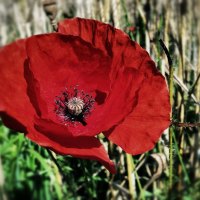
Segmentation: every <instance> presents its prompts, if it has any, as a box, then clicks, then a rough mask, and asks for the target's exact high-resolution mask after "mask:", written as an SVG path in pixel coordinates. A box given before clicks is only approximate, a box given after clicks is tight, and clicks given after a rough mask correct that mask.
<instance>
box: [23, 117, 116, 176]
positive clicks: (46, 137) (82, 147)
mask: <svg viewBox="0 0 200 200" xmlns="http://www.w3.org/2000/svg"><path fill="white" fill-rule="evenodd" d="M42 124H43V125H45V127H46V125H49V130H48V132H46V128H45V129H44V130H43V127H42ZM55 127H56V125H55V124H53V123H51V122H50V123H49V122H48V121H45V120H44V121H43V120H41V121H40V127H37V128H38V131H36V130H33V129H32V130H30V131H29V133H28V134H27V135H26V136H27V137H28V138H29V139H30V140H32V141H33V142H35V143H37V144H39V145H41V146H43V147H46V148H49V149H51V150H53V151H54V152H56V153H58V154H61V155H71V156H74V157H78V158H84V159H91V160H97V161H99V162H100V163H102V164H103V165H104V166H105V167H106V168H107V169H108V170H109V171H110V172H111V173H113V174H114V173H116V169H115V165H114V163H113V162H112V161H111V160H110V159H109V157H108V155H107V153H106V151H105V149H104V147H103V145H102V144H101V143H100V141H99V140H98V139H97V138H95V137H67V133H66V137H65V138H63V137H54V136H55V132H54V131H55V129H54V128H55ZM39 131H40V132H39ZM57 133H59V134H60V132H59V131H58V130H57ZM51 136H52V137H51Z"/></svg>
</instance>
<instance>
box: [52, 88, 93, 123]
mask: <svg viewBox="0 0 200 200" xmlns="http://www.w3.org/2000/svg"><path fill="white" fill-rule="evenodd" d="M94 102H95V100H94V98H93V97H92V96H91V95H89V94H86V93H85V92H84V91H83V90H78V89H77V87H75V88H70V89H67V88H65V90H64V91H63V92H61V95H60V96H57V97H56V99H55V113H56V115H57V116H58V117H59V119H60V120H61V122H63V123H64V124H65V125H70V124H76V123H81V124H82V125H84V126H85V125H87V123H86V121H85V119H86V117H87V116H88V115H89V114H90V113H91V110H92V107H93V105H94Z"/></svg>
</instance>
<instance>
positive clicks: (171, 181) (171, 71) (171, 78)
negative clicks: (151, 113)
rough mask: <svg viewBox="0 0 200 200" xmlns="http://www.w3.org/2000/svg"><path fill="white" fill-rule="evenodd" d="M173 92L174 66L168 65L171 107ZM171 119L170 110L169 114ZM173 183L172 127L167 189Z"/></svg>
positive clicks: (171, 129) (170, 129)
mask: <svg viewBox="0 0 200 200" xmlns="http://www.w3.org/2000/svg"><path fill="white" fill-rule="evenodd" d="M173 94H174V68H173V67H172V65H169V98H170V104H171V108H172V107H173ZM170 118H171V119H172V111H171V114H170ZM172 185H173V127H172V126H170V128H169V189H171V188H172Z"/></svg>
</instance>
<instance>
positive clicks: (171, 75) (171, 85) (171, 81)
mask: <svg viewBox="0 0 200 200" xmlns="http://www.w3.org/2000/svg"><path fill="white" fill-rule="evenodd" d="M159 42H160V45H161V46H162V48H163V50H164V52H165V54H166V56H167V60H168V63H169V99H170V104H171V108H173V95H174V68H173V67H172V59H171V57H170V54H169V51H168V49H167V47H166V46H165V44H164V42H163V41H162V40H161V39H160V40H159ZM170 119H171V121H172V111H171V113H170ZM172 185H173V127H172V126H170V128H169V189H170V190H171V189H172Z"/></svg>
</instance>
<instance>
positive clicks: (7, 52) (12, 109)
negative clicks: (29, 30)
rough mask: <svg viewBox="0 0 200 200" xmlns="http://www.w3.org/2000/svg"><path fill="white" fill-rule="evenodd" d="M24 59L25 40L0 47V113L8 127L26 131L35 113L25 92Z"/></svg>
mask: <svg viewBox="0 0 200 200" xmlns="http://www.w3.org/2000/svg"><path fill="white" fill-rule="evenodd" d="M25 59H26V51H25V40H18V41H16V42H13V43H11V44H9V45H7V46H5V47H3V48H1V49H0V72H1V73H0V74H1V75H0V115H1V117H2V120H3V122H4V123H5V124H6V125H7V126H8V127H10V128H12V129H14V130H17V131H20V132H26V129H27V126H29V125H30V124H32V121H33V116H34V113H35V111H34V108H33V106H32V104H31V103H30V100H29V97H28V95H27V93H26V90H27V83H26V81H25V79H24V62H25Z"/></svg>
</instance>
